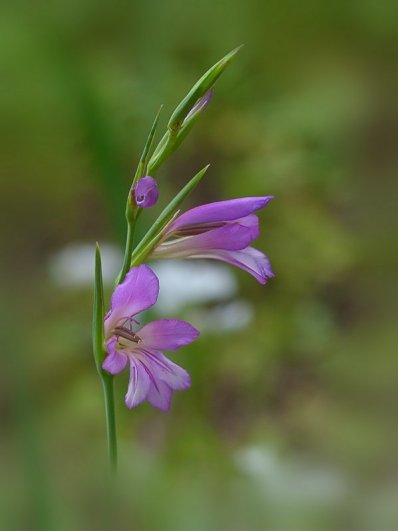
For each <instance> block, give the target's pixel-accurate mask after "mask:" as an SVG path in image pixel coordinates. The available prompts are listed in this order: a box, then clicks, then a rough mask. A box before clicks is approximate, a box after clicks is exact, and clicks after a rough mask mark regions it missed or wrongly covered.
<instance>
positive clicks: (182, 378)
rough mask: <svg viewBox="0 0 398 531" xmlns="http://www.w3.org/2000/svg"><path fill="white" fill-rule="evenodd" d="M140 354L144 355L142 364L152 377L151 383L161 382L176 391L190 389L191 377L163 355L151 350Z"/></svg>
mask: <svg viewBox="0 0 398 531" xmlns="http://www.w3.org/2000/svg"><path fill="white" fill-rule="evenodd" d="M141 352H142V354H144V359H143V362H144V363H145V365H146V366H147V367H148V370H149V371H150V373H151V375H152V377H153V380H152V382H153V383H157V382H159V381H162V382H165V383H167V385H168V386H169V387H171V389H175V390H177V391H183V390H185V389H189V387H191V377H190V376H189V374H188V372H187V371H186V370H185V369H183V368H182V367H180V366H179V365H176V364H175V363H173V362H172V361H170V360H169V359H168V358H166V356H165V355H164V354H162V353H161V352H159V351H156V350H152V349H151V350H149V349H145V350H142V351H141Z"/></svg>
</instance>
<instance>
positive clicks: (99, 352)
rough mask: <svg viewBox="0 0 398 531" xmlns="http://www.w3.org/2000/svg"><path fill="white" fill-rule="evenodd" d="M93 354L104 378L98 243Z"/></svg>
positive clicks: (102, 297)
mask: <svg viewBox="0 0 398 531" xmlns="http://www.w3.org/2000/svg"><path fill="white" fill-rule="evenodd" d="M92 332H93V354H94V361H95V366H96V367H97V371H98V373H99V374H100V375H101V376H102V369H101V365H102V362H103V360H104V356H105V352H104V288H103V283H102V265H101V252H100V248H99V245H98V243H97V244H96V247H95V279H94V303H93V330H92Z"/></svg>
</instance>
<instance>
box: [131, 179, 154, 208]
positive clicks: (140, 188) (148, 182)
mask: <svg viewBox="0 0 398 531" xmlns="http://www.w3.org/2000/svg"><path fill="white" fill-rule="evenodd" d="M133 193H134V199H135V203H136V205H137V206H139V207H141V208H150V207H153V206H154V205H156V203H157V201H158V197H159V192H158V187H157V185H156V181H155V179H154V178H153V177H150V176H149V175H147V176H145V177H143V178H142V179H140V180H139V181H137V184H136V185H135V187H134V190H133Z"/></svg>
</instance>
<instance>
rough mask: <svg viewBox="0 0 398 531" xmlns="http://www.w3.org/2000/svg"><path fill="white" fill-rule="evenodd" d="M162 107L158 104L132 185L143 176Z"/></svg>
mask: <svg viewBox="0 0 398 531" xmlns="http://www.w3.org/2000/svg"><path fill="white" fill-rule="evenodd" d="M162 107H163V105H161V106H160V109H159V110H158V113H157V115H156V116H155V120H154V121H153V124H152V127H151V130H150V132H149V135H148V138H147V141H146V144H145V147H144V150H143V152H142V155H141V158H140V161H139V163H138V167H137V171H136V172H135V176H134V179H133V184H132V187H133V186H134V184H135V183H136V182H137V181H138V180H139V179H141V177H144V174H145V168H146V165H147V161H148V156H149V152H150V150H151V147H152V143H153V139H154V136H155V131H156V127H157V125H158V122H159V116H160V112H161V110H162Z"/></svg>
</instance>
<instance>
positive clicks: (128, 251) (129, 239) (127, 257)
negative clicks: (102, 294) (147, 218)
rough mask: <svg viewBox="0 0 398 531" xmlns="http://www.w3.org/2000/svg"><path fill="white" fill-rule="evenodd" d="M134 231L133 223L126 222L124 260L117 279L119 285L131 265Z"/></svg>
mask: <svg viewBox="0 0 398 531" xmlns="http://www.w3.org/2000/svg"><path fill="white" fill-rule="evenodd" d="M134 229H135V223H134V222H133V221H128V222H127V235H126V248H125V251H124V259H123V266H122V270H121V271H120V273H119V276H118V277H117V281H116V282H117V284H120V283H121V282H123V280H124V277H125V276H126V275H127V273H128V272H129V270H130V268H131V265H130V262H131V255H132V253H133V248H134Z"/></svg>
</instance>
